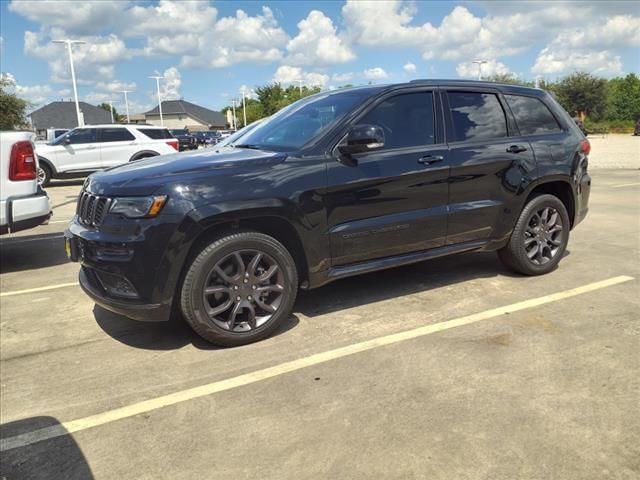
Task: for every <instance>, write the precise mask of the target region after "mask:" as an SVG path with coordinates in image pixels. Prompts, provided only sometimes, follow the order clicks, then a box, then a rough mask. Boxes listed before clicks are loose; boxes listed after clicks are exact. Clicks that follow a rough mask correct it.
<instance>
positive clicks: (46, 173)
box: [38, 163, 51, 187]
mask: <svg viewBox="0 0 640 480" xmlns="http://www.w3.org/2000/svg"><path fill="white" fill-rule="evenodd" d="M50 182H51V168H50V167H49V166H48V165H47V164H46V163H41V164H39V166H38V185H40V186H41V187H46V186H48V185H49V183H50Z"/></svg>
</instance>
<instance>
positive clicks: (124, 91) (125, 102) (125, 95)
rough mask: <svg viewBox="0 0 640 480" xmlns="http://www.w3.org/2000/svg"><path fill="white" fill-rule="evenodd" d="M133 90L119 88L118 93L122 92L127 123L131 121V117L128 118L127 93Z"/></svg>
mask: <svg viewBox="0 0 640 480" xmlns="http://www.w3.org/2000/svg"><path fill="white" fill-rule="evenodd" d="M131 92H133V90H120V93H124V105H125V109H126V110H127V123H131V118H129V99H128V98H127V93H131Z"/></svg>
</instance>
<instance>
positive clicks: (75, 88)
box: [52, 39, 86, 127]
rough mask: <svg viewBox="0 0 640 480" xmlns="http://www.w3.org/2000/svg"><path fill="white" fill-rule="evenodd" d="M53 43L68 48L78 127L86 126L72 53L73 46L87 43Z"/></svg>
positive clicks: (74, 41)
mask: <svg viewBox="0 0 640 480" xmlns="http://www.w3.org/2000/svg"><path fill="white" fill-rule="evenodd" d="M52 43H64V44H65V45H66V46H67V50H68V51H69V65H70V66H71V83H72V84H73V96H74V97H75V99H76V117H77V119H78V126H79V127H83V126H84V119H83V118H82V115H81V114H80V103H79V102H78V88H77V87H76V71H75V69H74V68H73V54H72V53H71V45H74V44H76V45H80V44H83V43H86V42H83V41H81V40H69V39H65V40H52Z"/></svg>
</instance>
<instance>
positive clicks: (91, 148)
mask: <svg viewBox="0 0 640 480" xmlns="http://www.w3.org/2000/svg"><path fill="white" fill-rule="evenodd" d="M95 149H96V146H95V145H89V146H88V147H87V150H95Z"/></svg>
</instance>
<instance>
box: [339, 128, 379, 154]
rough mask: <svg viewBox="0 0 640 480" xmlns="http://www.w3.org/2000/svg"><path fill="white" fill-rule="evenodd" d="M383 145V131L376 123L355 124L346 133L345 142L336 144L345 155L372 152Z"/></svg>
mask: <svg viewBox="0 0 640 480" xmlns="http://www.w3.org/2000/svg"><path fill="white" fill-rule="evenodd" d="M382 147H384V131H383V130H382V128H381V127H379V126H377V125H356V126H355V127H353V128H352V129H351V130H350V131H349V133H348V134H347V138H346V142H345V143H343V144H341V145H339V146H338V150H339V151H340V153H341V154H342V155H344V156H345V157H350V156H351V155H354V154H356V153H365V152H372V151H374V150H380V149H381V148H382Z"/></svg>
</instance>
